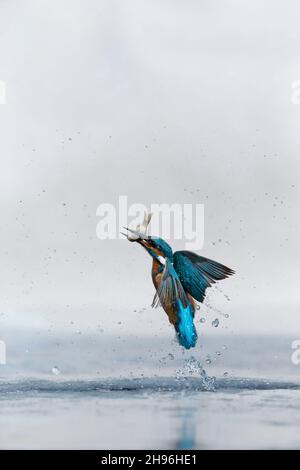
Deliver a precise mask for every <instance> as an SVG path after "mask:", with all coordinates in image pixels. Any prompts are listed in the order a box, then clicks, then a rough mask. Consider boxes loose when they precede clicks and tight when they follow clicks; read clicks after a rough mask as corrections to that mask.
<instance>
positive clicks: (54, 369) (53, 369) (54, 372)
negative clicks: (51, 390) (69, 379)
mask: <svg viewBox="0 0 300 470" xmlns="http://www.w3.org/2000/svg"><path fill="white" fill-rule="evenodd" d="M52 374H54V375H59V374H60V368H59V367H57V366H53V367H52Z"/></svg>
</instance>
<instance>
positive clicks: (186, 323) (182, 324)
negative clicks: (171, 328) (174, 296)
mask: <svg viewBox="0 0 300 470" xmlns="http://www.w3.org/2000/svg"><path fill="white" fill-rule="evenodd" d="M175 330H176V334H177V338H178V341H179V343H180V344H181V346H183V347H184V348H186V349H190V348H193V347H194V346H195V345H196V342H197V337H198V336H197V331H196V328H195V326H194V322H193V311H192V308H191V305H190V303H189V304H188V305H187V306H186V307H184V306H183V305H182V303H181V301H180V300H177V322H176V324H175Z"/></svg>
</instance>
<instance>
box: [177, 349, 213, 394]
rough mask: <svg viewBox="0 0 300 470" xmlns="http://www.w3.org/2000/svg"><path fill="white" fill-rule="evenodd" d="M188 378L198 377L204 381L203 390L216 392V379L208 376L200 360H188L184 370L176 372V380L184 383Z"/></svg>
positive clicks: (192, 357)
mask: <svg viewBox="0 0 300 470" xmlns="http://www.w3.org/2000/svg"><path fill="white" fill-rule="evenodd" d="M187 376H193V377H195V376H196V377H198V378H200V379H201V381H202V386H203V390H206V391H214V390H215V380H216V378H215V377H210V376H209V375H207V373H206V371H205V369H204V368H203V366H202V364H201V362H200V361H198V359H196V358H195V357H194V356H191V357H190V358H188V359H186V360H185V362H184V365H183V367H182V368H179V369H177V371H176V380H178V381H179V382H182V383H184V382H185V381H187V380H188V377H187Z"/></svg>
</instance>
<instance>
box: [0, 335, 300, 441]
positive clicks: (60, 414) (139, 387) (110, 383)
mask: <svg viewBox="0 0 300 470" xmlns="http://www.w3.org/2000/svg"><path fill="white" fill-rule="evenodd" d="M14 338H17V339H18V341H15V343H14V347H13V349H11V355H10V356H9V357H8V359H9V360H8V364H7V366H5V367H1V368H0V373H1V375H0V447H1V449H65V448H66V449H130V448H131V449H132V448H134V449H187V448H188V449H296V448H299V447H300V436H299V433H298V428H299V425H300V378H299V373H300V368H299V366H298V367H297V366H295V365H293V364H292V362H291V360H290V356H291V353H292V349H291V342H292V338H283V337H282V338H271V337H264V338H261V337H260V338H255V337H236V336H234V335H230V334H228V335H226V337H223V336H221V335H215V336H214V337H212V336H210V337H203V338H199V339H200V344H199V347H198V348H196V349H194V350H192V351H188V352H183V351H182V350H181V349H180V348H179V347H178V346H177V344H176V343H175V342H174V341H173V340H170V338H164V337H162V338H122V337H120V338H119V339H118V338H116V337H108V336H106V335H105V332H104V333H102V334H101V335H100V338H101V340H100V339H99V336H95V335H87V333H86V332H84V331H82V334H81V335H76V339H74V338H73V337H71V338H70V337H67V336H61V337H59V335H55V338H52V339H51V338H50V337H45V336H43V337H40V335H38V337H37V338H35V339H33V337H32V334H30V333H28V337H26V334H24V332H22V334H20V335H19V336H18V333H17V332H14ZM7 341H8V340H7ZM7 344H8V343H7ZM26 350H27V352H25V351H26ZM22 351H23V352H24V354H22ZM216 352H221V355H220V356H219V355H217V354H216ZM207 356H209V357H210V358H211V363H210V364H207V363H206V358H207Z"/></svg>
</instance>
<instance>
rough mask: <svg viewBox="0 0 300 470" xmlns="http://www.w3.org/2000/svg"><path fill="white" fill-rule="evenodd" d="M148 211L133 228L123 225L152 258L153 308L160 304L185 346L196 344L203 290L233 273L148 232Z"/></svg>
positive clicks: (132, 239)
mask: <svg viewBox="0 0 300 470" xmlns="http://www.w3.org/2000/svg"><path fill="white" fill-rule="evenodd" d="M150 219H151V214H145V217H144V221H143V223H142V224H140V225H139V226H138V227H137V229H136V230H133V229H131V228H127V227H124V228H125V229H126V230H127V232H128V233H126V234H125V233H123V235H125V236H126V237H127V239H128V240H129V241H130V242H136V243H138V244H139V245H141V246H142V247H143V248H144V249H145V250H146V251H147V253H148V254H149V255H150V256H151V258H152V273H151V274H152V281H153V284H154V287H155V290H156V292H155V296H154V299H153V302H152V307H158V306H162V307H163V309H164V311H165V312H166V314H167V316H168V318H169V322H170V323H171V324H172V325H173V326H174V328H175V331H176V337H177V340H178V342H179V344H180V345H181V346H183V347H184V348H185V349H190V348H193V347H195V345H196V343H197V337H198V336H197V330H196V328H195V325H194V316H195V310H196V306H197V303H196V302H200V303H203V301H204V298H205V293H206V289H207V288H208V287H210V286H211V285H212V284H214V283H215V282H217V281H220V280H222V279H225V278H227V277H228V276H231V275H232V274H234V271H233V270H232V269H230V268H228V267H227V266H224V265H223V264H220V263H218V262H217V261H213V260H211V259H208V258H204V257H203V256H199V255H197V254H196V253H193V252H191V251H175V252H174V253H173V250H172V248H171V247H170V245H169V244H168V243H167V242H166V241H165V240H163V239H162V238H159V237H156V236H150V235H147V227H148V225H149V222H150Z"/></svg>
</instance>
